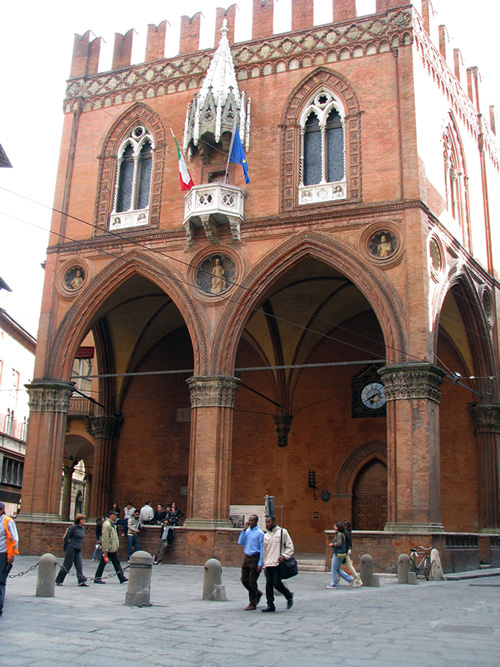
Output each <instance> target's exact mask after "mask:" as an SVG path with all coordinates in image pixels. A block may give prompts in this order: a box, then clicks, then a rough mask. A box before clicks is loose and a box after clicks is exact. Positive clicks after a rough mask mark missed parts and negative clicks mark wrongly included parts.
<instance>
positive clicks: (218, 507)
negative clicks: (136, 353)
mask: <svg viewBox="0 0 500 667" xmlns="http://www.w3.org/2000/svg"><path fill="white" fill-rule="evenodd" d="M187 383H188V385H189V389H190V392H191V409H192V419H191V441H190V449H189V484H188V519H187V520H186V521H185V522H184V525H185V526H190V527H192V528H217V527H231V523H230V521H229V505H230V483H231V447H232V436H233V408H234V399H235V396H236V391H237V389H238V385H239V383H240V380H238V378H235V377H232V376H215V377H192V378H189V379H188V380H187Z"/></svg>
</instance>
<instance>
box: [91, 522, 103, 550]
mask: <svg viewBox="0 0 500 667" xmlns="http://www.w3.org/2000/svg"><path fill="white" fill-rule="evenodd" d="M103 523H104V517H103V516H98V517H97V519H96V521H95V547H94V553H93V554H92V560H93V561H94V560H95V559H96V558H99V556H100V553H101V551H102V546H101V536H102V524H103Z"/></svg>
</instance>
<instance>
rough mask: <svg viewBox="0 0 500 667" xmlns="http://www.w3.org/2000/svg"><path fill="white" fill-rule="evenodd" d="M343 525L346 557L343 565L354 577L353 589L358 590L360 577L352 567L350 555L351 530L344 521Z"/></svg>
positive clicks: (360, 582) (348, 523) (349, 525)
mask: <svg viewBox="0 0 500 667" xmlns="http://www.w3.org/2000/svg"><path fill="white" fill-rule="evenodd" d="M343 523H344V535H345V539H346V543H347V556H346V557H345V565H346V567H347V569H348V570H349V572H350V573H351V574H352V576H353V577H354V582H353V584H352V587H353V588H359V587H360V586H362V585H363V582H362V581H361V577H360V576H359V574H358V573H357V572H356V569H355V567H354V565H353V562H352V560H351V554H352V530H351V522H350V521H348V520H346V521H344V522H343Z"/></svg>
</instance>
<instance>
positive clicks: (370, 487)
mask: <svg viewBox="0 0 500 667" xmlns="http://www.w3.org/2000/svg"><path fill="white" fill-rule="evenodd" d="M352 517H353V522H352V525H353V528H354V529H355V530H384V526H385V524H386V523H387V466H386V465H385V463H383V462H382V461H380V460H379V459H372V460H371V461H369V462H368V463H367V464H366V465H365V466H363V468H361V470H360V471H359V473H358V475H357V477H356V480H355V482H354V486H353V494H352Z"/></svg>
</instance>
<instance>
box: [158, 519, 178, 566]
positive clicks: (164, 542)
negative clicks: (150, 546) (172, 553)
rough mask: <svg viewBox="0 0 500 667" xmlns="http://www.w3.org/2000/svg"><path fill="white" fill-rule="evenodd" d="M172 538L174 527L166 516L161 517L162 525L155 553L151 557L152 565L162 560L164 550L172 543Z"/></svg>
mask: <svg viewBox="0 0 500 667" xmlns="http://www.w3.org/2000/svg"><path fill="white" fill-rule="evenodd" d="M173 539H174V529H173V528H172V526H171V525H170V522H169V519H168V517H167V516H166V517H165V518H164V519H163V525H162V527H161V533H160V539H159V540H158V547H157V549H156V555H155V556H154V558H153V565H159V564H160V563H161V562H162V560H163V556H164V555H165V551H166V550H167V549H168V547H169V546H170V545H171V544H172V540H173Z"/></svg>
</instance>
